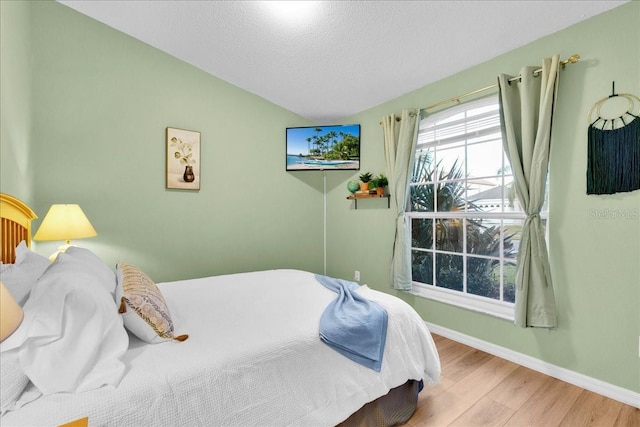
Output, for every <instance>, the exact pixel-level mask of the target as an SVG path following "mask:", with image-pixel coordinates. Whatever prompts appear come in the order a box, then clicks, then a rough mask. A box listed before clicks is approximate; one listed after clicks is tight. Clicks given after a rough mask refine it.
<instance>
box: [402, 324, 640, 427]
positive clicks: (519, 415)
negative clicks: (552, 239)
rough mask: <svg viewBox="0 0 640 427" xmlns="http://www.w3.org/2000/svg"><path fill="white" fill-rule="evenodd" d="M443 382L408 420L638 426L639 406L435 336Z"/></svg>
mask: <svg viewBox="0 0 640 427" xmlns="http://www.w3.org/2000/svg"><path fill="white" fill-rule="evenodd" d="M433 338H434V340H435V342H436V346H437V348H438V352H439V354H440V361H441V364H442V375H441V380H440V384H438V385H436V386H434V387H429V386H427V385H425V389H424V390H422V392H421V393H420V397H419V400H418V409H417V410H416V412H415V414H414V415H413V417H412V418H411V420H409V422H408V423H407V424H406V425H407V426H410V427H426V426H536V427H537V426H540V427H552V426H570V427H573V426H580V427H581V426H625V427H627V426H634V427H636V426H639V427H640V409H637V408H634V407H633V406H629V405H625V404H623V403H620V402H618V401H616V400H612V399H609V398H607V397H604V396H601V395H599V394H596V393H593V392H591V391H588V390H584V389H582V388H579V387H576V386H574V385H571V384H569V383H566V382H563V381H560V380H557V379H555V378H552V377H549V376H546V375H544V374H541V373H539V372H536V371H533V370H531V369H528V368H525V367H523V366H519V365H517V364H515V363H512V362H509V361H507V360H504V359H500V358H498V357H495V356H493V355H490V354H487V353H484V352H482V351H480V350H476V349H474V348H472V347H469V346H466V345H464V344H460V343H457V342H455V341H451V340H449V339H447V338H443V337H441V336H439V335H434V336H433Z"/></svg>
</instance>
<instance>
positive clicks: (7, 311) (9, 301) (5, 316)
mask: <svg viewBox="0 0 640 427" xmlns="http://www.w3.org/2000/svg"><path fill="white" fill-rule="evenodd" d="M23 317H24V313H23V312H22V307H20V306H19V305H18V303H17V302H16V300H14V299H13V296H11V294H10V293H9V291H8V290H7V288H5V287H4V285H3V284H2V282H0V342H2V341H4V340H5V339H6V338H8V337H9V335H11V334H12V333H13V332H14V331H15V330H16V329H18V326H20V323H22V318H23Z"/></svg>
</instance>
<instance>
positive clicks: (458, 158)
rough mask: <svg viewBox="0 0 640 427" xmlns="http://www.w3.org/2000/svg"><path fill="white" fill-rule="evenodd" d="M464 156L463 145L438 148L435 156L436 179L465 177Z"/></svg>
mask: <svg viewBox="0 0 640 427" xmlns="http://www.w3.org/2000/svg"><path fill="white" fill-rule="evenodd" d="M464 157H465V154H464V147H459V148H451V149H446V150H438V151H437V152H436V158H435V160H436V170H437V171H438V172H437V175H438V179H439V180H445V179H446V180H449V179H461V178H465V173H464V167H465V166H464Z"/></svg>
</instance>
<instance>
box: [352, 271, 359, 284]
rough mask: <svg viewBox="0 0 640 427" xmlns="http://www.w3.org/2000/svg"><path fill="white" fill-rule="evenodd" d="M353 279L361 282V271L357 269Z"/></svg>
mask: <svg viewBox="0 0 640 427" xmlns="http://www.w3.org/2000/svg"><path fill="white" fill-rule="evenodd" d="M353 280H355V281H356V282H359V281H360V272H359V271H358V270H356V271H355V272H354V273H353Z"/></svg>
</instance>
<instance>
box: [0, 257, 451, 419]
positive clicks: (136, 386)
mask: <svg viewBox="0 0 640 427" xmlns="http://www.w3.org/2000/svg"><path fill="white" fill-rule="evenodd" d="M158 286H159V288H160V289H161V291H162V293H163V295H164V296H165V299H166V300H167V303H168V305H169V308H170V311H171V314H172V317H173V319H174V325H175V329H176V330H175V332H176V333H177V334H184V333H187V334H189V339H188V340H186V341H184V342H182V343H178V342H166V343H161V344H146V343H143V342H141V341H139V340H138V339H136V338H135V337H133V336H132V337H131V341H130V346H129V350H128V351H127V353H126V354H125V357H124V362H125V364H126V365H127V371H126V374H125V377H124V378H123V380H122V382H121V383H120V384H119V385H118V387H115V388H114V387H103V388H100V389H98V390H93V391H89V392H85V393H78V394H65V393H58V394H54V395H50V396H46V397H41V398H40V399H38V400H36V401H35V402H32V403H29V404H27V405H25V406H24V407H23V408H21V409H19V410H16V411H12V412H9V413H7V414H5V416H3V417H2V419H1V420H0V421H1V422H0V424H1V425H2V426H22V425H38V426H42V425H58V424H62V423H65V422H69V421H72V420H74V419H78V418H81V417H84V416H88V417H89V425H90V426H124V425H127V426H154V427H155V426H176V425H182V426H191V425H193V426H252V425H254V426H334V425H336V424H338V423H340V422H341V421H343V420H345V419H346V418H347V417H348V416H349V415H350V414H352V413H353V412H355V411H356V410H358V409H359V408H360V407H361V406H363V405H364V404H365V403H367V402H370V401H372V400H375V399H376V398H378V397H380V396H382V395H384V394H386V393H387V392H388V391H389V390H390V389H391V388H393V387H397V386H399V385H402V384H403V383H405V382H406V381H407V380H409V379H415V380H420V379H426V380H427V382H429V383H432V384H433V383H437V382H438V381H439V376H440V362H439V359H438V354H437V351H436V347H435V345H434V343H433V340H432V338H431V335H430V333H429V331H428V329H427V327H426V325H425V324H424V322H423V321H422V319H421V318H420V317H419V316H418V314H417V313H416V312H415V311H414V310H413V309H412V308H411V307H410V306H409V305H408V304H406V303H405V302H404V301H402V300H400V299H399V298H396V297H394V296H391V295H388V294H385V293H382V292H377V291H374V290H372V289H369V288H368V287H366V286H362V287H361V288H360V289H359V291H358V292H361V293H362V294H363V295H364V296H366V297H367V298H369V299H371V300H373V301H376V302H377V303H379V304H380V305H381V306H383V307H384V308H385V309H386V310H387V312H388V314H389V324H388V331H387V340H386V346H385V352H384V359H383V363H382V370H381V372H380V373H377V372H375V371H373V370H371V369H369V368H366V367H363V366H361V365H359V364H357V363H355V362H353V361H351V360H349V359H347V358H346V357H344V356H342V355H340V354H339V353H337V352H336V351H334V350H333V349H331V348H330V347H328V346H327V345H325V344H324V343H322V342H321V341H320V338H319V335H318V325H319V321H320V316H321V314H322V312H323V311H324V309H325V307H326V306H327V304H328V303H329V302H330V301H331V300H332V299H334V298H335V297H336V294H335V293H333V292H332V291H330V290H328V289H326V288H325V287H324V286H322V285H321V284H319V283H318V282H317V281H316V280H315V278H314V275H313V274H312V273H309V272H304V271H298V270H269V271H261V272H250V273H241V274H233V275H224V276H215V277H208V278H202V279H192V280H182V281H176V282H168V283H161V284H158Z"/></svg>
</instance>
